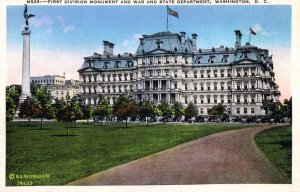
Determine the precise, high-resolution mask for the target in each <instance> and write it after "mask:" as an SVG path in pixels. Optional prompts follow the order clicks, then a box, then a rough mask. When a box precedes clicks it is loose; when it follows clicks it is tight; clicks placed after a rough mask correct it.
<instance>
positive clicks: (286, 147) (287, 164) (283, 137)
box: [255, 126, 292, 179]
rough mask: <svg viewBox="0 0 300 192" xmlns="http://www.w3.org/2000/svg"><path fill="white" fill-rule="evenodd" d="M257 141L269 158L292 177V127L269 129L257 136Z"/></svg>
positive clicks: (287, 175) (286, 174) (285, 173)
mask: <svg viewBox="0 0 300 192" xmlns="http://www.w3.org/2000/svg"><path fill="white" fill-rule="evenodd" d="M255 142H256V144H257V145H258V146H259V148H260V149H261V150H262V151H263V152H264V153H265V155H266V156H267V158H268V159H269V160H270V161H271V162H272V163H274V165H275V166H276V167H277V168H279V170H281V172H282V173H283V174H284V175H285V176H286V177H288V178H289V179H291V176H292V128H291V126H282V127H277V128H274V129H268V130H266V131H263V132H261V133H259V134H258V135H257V136H255Z"/></svg>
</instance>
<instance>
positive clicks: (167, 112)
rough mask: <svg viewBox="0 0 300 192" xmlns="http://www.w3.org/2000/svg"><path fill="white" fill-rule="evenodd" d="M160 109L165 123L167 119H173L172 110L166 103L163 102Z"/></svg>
mask: <svg viewBox="0 0 300 192" xmlns="http://www.w3.org/2000/svg"><path fill="white" fill-rule="evenodd" d="M158 109H159V110H160V111H161V115H162V117H163V122H164V123H165V121H166V119H167V118H171V117H172V108H171V107H170V105H169V104H168V103H167V102H166V101H164V100H163V101H161V102H160V104H159V105H158Z"/></svg>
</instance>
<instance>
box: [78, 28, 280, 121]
mask: <svg viewBox="0 0 300 192" xmlns="http://www.w3.org/2000/svg"><path fill="white" fill-rule="evenodd" d="M235 36H236V42H235V46H234V47H232V48H228V47H224V46H220V47H219V48H210V49H202V48H198V47H197V44H196V41H197V35H196V34H191V38H188V37H187V36H186V33H185V32H181V33H179V34H177V33H170V32H160V33H156V34H153V35H143V38H140V45H139V47H138V49H137V51H136V53H135V54H128V53H125V54H123V55H120V54H119V55H114V53H113V48H114V44H113V43H110V42H108V41H104V42H103V43H104V52H103V54H102V55H101V54H98V53H94V54H93V55H92V56H89V57H85V58H84V63H83V65H82V67H81V69H79V70H78V72H79V76H80V84H79V94H80V95H81V97H82V98H83V101H84V102H85V103H86V104H88V103H89V104H92V105H96V104H97V103H98V102H99V98H100V96H104V97H106V98H107V99H108V100H109V101H110V103H111V104H113V102H114V100H115V99H116V98H117V97H118V96H119V95H121V94H123V93H125V92H127V93H131V94H132V95H133V96H134V98H135V99H136V100H137V101H143V100H150V101H154V102H156V103H159V102H160V101H162V100H165V101H167V102H168V103H170V104H171V105H172V104H174V103H175V102H180V103H182V104H183V105H184V106H187V104H188V103H190V102H192V103H194V104H195V105H196V106H197V108H198V111H199V115H208V110H209V109H210V108H212V107H213V106H214V105H217V104H220V103H221V104H223V105H224V106H225V107H226V111H227V113H228V114H229V115H231V116H254V115H255V116H256V115H264V113H265V112H264V111H263V110H262V109H261V106H262V101H263V100H265V99H270V100H274V101H278V99H279V95H280V92H279V91H278V86H277V85H276V83H275V74H274V71H273V62H272V56H270V55H269V51H268V50H266V49H260V48H258V47H255V46H253V45H250V44H249V43H246V45H244V46H242V45H241V37H242V34H241V32H240V31H239V30H236V31H235Z"/></svg>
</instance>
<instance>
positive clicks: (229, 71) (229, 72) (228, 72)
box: [227, 69, 231, 77]
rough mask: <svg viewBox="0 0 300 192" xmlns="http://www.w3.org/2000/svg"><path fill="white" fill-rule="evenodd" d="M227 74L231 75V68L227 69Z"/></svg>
mask: <svg viewBox="0 0 300 192" xmlns="http://www.w3.org/2000/svg"><path fill="white" fill-rule="evenodd" d="M227 76H228V77H231V69H228V70H227Z"/></svg>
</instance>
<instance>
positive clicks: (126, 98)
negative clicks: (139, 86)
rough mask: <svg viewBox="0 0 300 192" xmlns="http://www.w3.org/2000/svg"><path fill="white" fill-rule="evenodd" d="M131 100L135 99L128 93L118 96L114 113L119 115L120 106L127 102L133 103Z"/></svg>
mask: <svg viewBox="0 0 300 192" xmlns="http://www.w3.org/2000/svg"><path fill="white" fill-rule="evenodd" d="M131 102H134V100H133V98H132V97H131V96H129V95H128V94H123V95H120V96H119V97H117V99H116V100H115V102H114V105H113V114H114V115H115V116H117V117H118V114H117V111H118V110H119V108H120V107H121V106H122V105H124V104H126V103H131Z"/></svg>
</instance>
